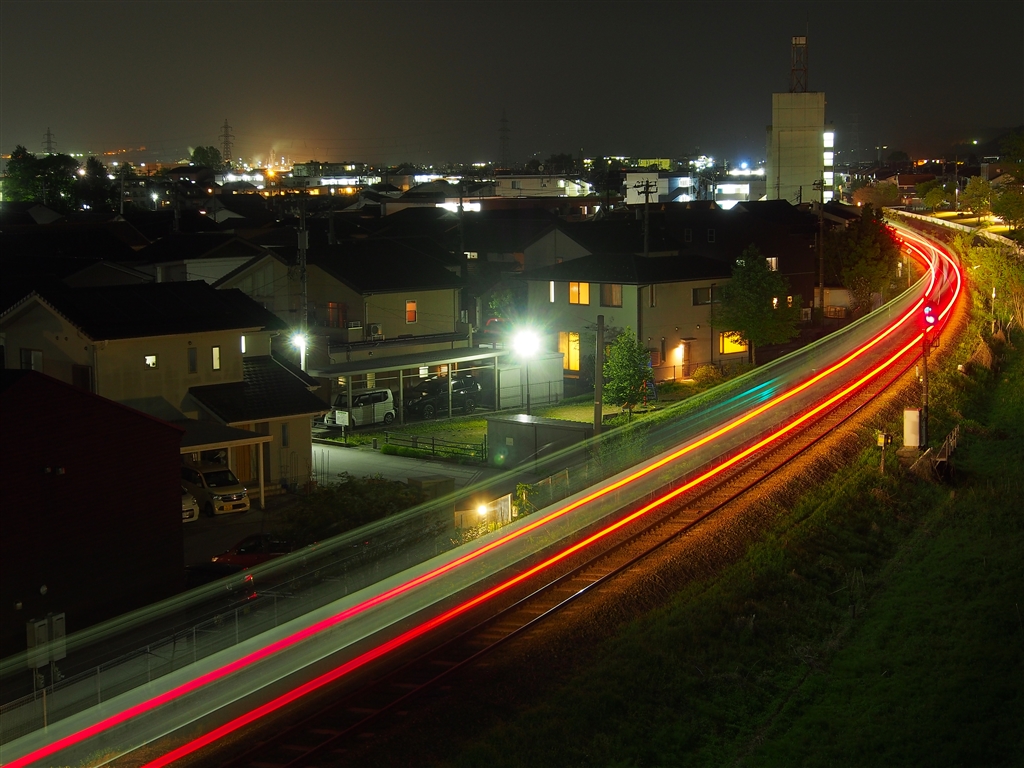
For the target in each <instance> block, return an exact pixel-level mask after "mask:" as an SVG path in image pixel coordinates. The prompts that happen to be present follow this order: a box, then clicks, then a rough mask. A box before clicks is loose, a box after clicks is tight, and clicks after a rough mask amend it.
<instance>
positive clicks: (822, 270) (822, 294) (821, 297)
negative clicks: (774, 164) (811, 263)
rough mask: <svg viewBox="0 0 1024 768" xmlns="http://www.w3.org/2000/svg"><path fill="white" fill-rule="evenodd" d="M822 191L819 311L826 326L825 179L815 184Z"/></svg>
mask: <svg viewBox="0 0 1024 768" xmlns="http://www.w3.org/2000/svg"><path fill="white" fill-rule="evenodd" d="M814 186H815V187H817V188H818V189H819V190H821V199H820V201H819V202H818V311H819V312H820V313H821V324H822V325H824V324H825V179H824V178H822V179H820V180H819V181H816V182H814Z"/></svg>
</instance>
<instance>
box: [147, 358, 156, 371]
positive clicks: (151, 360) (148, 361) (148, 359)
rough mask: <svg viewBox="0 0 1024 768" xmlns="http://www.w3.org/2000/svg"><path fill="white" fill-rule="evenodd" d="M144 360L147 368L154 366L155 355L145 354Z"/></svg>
mask: <svg viewBox="0 0 1024 768" xmlns="http://www.w3.org/2000/svg"><path fill="white" fill-rule="evenodd" d="M145 361H146V367H147V368H156V355H146V357H145Z"/></svg>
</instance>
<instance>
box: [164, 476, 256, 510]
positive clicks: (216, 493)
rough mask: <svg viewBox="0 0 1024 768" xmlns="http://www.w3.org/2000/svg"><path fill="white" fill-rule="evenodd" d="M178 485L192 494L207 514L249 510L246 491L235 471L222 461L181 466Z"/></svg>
mask: <svg viewBox="0 0 1024 768" xmlns="http://www.w3.org/2000/svg"><path fill="white" fill-rule="evenodd" d="M181 484H182V485H183V486H185V488H187V489H188V490H189V491H190V492H191V493H192V494H193V495H194V496H195V497H196V501H198V502H199V507H200V509H202V510H203V512H204V513H205V514H207V515H222V514H225V513H227V512H248V511H249V493H248V491H247V490H246V489H245V486H243V485H242V484H241V483H240V482H239V481H238V478H237V477H235V473H234V472H232V471H231V470H230V469H228V468H227V467H225V466H224V465H222V464H200V465H198V466H184V465H183V466H182V468H181Z"/></svg>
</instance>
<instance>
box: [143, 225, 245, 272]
mask: <svg viewBox="0 0 1024 768" xmlns="http://www.w3.org/2000/svg"><path fill="white" fill-rule="evenodd" d="M260 250H261V249H260V247H259V246H257V245H253V244H252V243H249V242H246V241H245V240H242V239H241V238H239V237H236V236H235V235H232V234H228V233H226V232H182V233H179V234H172V235H168V236H167V237H162V238H160V239H159V240H157V241H156V242H155V243H153V244H152V245H149V246H146V247H145V248H143V249H142V250H141V251H139V253H138V256H137V258H139V259H142V260H143V261H146V262H149V263H152V264H157V263H160V262H167V261H181V260H183V259H204V258H211V257H215V258H223V257H227V256H255V255H256V254H257V253H259V251H260Z"/></svg>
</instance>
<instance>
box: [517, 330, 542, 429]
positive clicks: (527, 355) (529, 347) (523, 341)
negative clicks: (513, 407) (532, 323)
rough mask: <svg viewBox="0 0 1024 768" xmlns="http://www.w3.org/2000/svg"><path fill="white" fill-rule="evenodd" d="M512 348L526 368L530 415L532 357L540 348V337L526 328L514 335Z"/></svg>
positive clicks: (527, 406)
mask: <svg viewBox="0 0 1024 768" xmlns="http://www.w3.org/2000/svg"><path fill="white" fill-rule="evenodd" d="M512 349H513V350H515V353H516V356H517V357H518V358H519V361H520V362H521V363H522V364H523V367H524V368H525V369H526V415H527V416H529V415H530V359H531V358H533V357H534V356H535V355H536V354H537V352H538V350H539V349H540V337H538V336H537V333H536V332H535V331H532V330H529V329H527V328H524V329H523V330H520V331H516V334H515V336H513V337H512Z"/></svg>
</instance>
